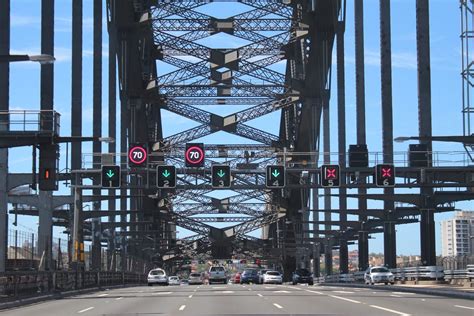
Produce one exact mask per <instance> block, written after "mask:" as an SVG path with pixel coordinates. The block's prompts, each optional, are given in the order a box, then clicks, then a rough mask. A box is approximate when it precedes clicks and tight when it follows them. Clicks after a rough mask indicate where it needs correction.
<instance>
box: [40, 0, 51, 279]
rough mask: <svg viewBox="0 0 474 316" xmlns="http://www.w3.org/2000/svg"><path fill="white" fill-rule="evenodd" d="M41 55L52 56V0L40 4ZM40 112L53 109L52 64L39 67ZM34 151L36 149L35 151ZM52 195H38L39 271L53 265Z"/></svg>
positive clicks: (49, 192) (47, 193)
mask: <svg viewBox="0 0 474 316" xmlns="http://www.w3.org/2000/svg"><path fill="white" fill-rule="evenodd" d="M41 54H47V55H51V56H54V0H42V2H41ZM40 89H41V92H40V93H41V100H40V103H41V110H42V111H51V110H53V109H54V64H43V65H41V83H40ZM35 150H36V149H35ZM52 202H53V193H52V192H51V191H40V193H39V204H38V211H39V212H38V213H39V216H38V217H39V225H38V253H39V254H40V256H42V255H43V254H44V260H43V264H42V265H41V266H40V267H39V269H40V270H52V269H54V265H53V250H52V245H53V239H52V238H53V205H52Z"/></svg>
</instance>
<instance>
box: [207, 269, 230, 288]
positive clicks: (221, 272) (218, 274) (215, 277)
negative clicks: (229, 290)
mask: <svg viewBox="0 0 474 316" xmlns="http://www.w3.org/2000/svg"><path fill="white" fill-rule="evenodd" d="M216 282H222V283H224V284H226V283H227V271H226V270H225V268H224V267H221V266H212V267H210V268H209V284H212V283H216Z"/></svg>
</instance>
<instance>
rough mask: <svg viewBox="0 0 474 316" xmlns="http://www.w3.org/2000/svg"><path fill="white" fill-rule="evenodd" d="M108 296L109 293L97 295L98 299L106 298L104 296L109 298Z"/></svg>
mask: <svg viewBox="0 0 474 316" xmlns="http://www.w3.org/2000/svg"><path fill="white" fill-rule="evenodd" d="M107 295H109V294H108V293H104V294H99V295H97V297H104V296H107Z"/></svg>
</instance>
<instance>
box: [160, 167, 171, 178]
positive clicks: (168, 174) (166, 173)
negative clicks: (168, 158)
mask: <svg viewBox="0 0 474 316" xmlns="http://www.w3.org/2000/svg"><path fill="white" fill-rule="evenodd" d="M161 174H162V175H163V177H165V178H168V177H169V176H170V175H171V173H170V172H169V171H168V169H165V171H163V172H162V173H161Z"/></svg>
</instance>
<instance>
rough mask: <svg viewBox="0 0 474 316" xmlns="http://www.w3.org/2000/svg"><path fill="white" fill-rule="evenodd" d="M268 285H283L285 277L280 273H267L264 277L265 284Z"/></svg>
mask: <svg viewBox="0 0 474 316" xmlns="http://www.w3.org/2000/svg"><path fill="white" fill-rule="evenodd" d="M268 283H275V284H283V277H282V276H281V273H280V272H278V271H267V272H265V274H264V275H263V284H268Z"/></svg>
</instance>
